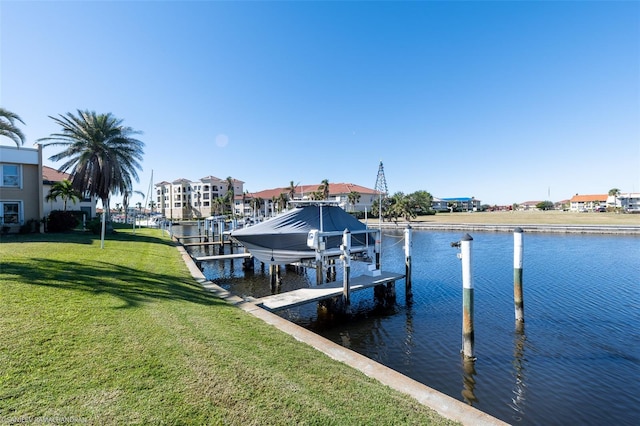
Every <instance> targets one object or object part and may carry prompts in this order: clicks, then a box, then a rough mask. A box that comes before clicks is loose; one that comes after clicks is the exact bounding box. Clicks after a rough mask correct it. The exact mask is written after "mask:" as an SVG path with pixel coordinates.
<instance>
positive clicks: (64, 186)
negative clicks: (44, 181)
mask: <svg viewBox="0 0 640 426" xmlns="http://www.w3.org/2000/svg"><path fill="white" fill-rule="evenodd" d="M58 198H62V202H63V203H64V207H63V210H64V211H65V212H66V211H67V201H72V202H73V204H75V203H76V202H77V201H78V200H79V199H80V194H79V193H78V191H76V190H75V189H73V186H72V185H71V181H70V180H67V179H65V180H61V181H60V182H56V183H54V184H53V185H51V189H50V190H49V193H48V194H47V197H46V200H47V201H56V200H57V199H58Z"/></svg>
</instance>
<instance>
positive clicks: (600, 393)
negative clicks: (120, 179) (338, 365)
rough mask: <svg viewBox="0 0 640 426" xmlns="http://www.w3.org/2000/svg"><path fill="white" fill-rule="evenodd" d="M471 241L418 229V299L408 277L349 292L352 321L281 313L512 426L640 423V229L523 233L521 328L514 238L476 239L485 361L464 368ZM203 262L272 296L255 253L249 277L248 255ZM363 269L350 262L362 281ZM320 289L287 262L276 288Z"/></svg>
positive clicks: (395, 265)
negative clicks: (520, 325) (464, 259)
mask: <svg viewBox="0 0 640 426" xmlns="http://www.w3.org/2000/svg"><path fill="white" fill-rule="evenodd" d="M186 231H187V230H186V229H185V230H184V231H183V232H185V234H187V232H186ZM463 235H464V233H463V232H440V231H437V232H434V231H417V230H416V231H413V257H412V262H413V274H412V278H413V280H412V288H413V297H412V299H411V300H410V301H407V298H406V295H405V282H404V280H401V281H398V282H397V283H396V301H395V304H392V306H390V307H388V306H387V307H385V308H381V307H379V306H377V305H376V304H375V302H374V299H373V290H364V291H361V292H357V293H354V294H353V295H352V299H351V306H352V308H353V309H352V314H351V315H349V316H340V317H337V316H333V317H328V316H327V315H323V314H320V315H318V308H317V304H315V303H312V304H308V305H305V306H302V307H299V308H295V309H290V310H287V311H284V312H281V313H280V315H281V316H283V317H284V318H287V319H288V320H290V321H292V322H295V323H297V324H299V325H301V326H303V327H306V328H308V329H311V330H313V331H314V332H316V333H318V334H320V335H322V336H324V337H326V338H328V339H330V340H332V341H334V342H336V343H339V344H341V345H343V346H345V347H348V348H350V349H352V350H354V351H356V352H359V353H361V354H363V355H365V356H367V357H369V358H371V359H374V360H376V361H378V362H380V363H382V364H384V365H386V366H388V367H390V368H392V369H394V370H397V371H399V372H401V373H402V374H404V375H406V376H409V377H411V378H413V379H415V380H417V381H419V382H421V383H424V384H425V385H427V386H429V387H431V388H434V389H436V390H438V391H440V392H442V393H445V394H447V395H449V396H451V397H453V398H456V399H458V400H461V401H464V402H466V403H468V404H470V405H473V406H474V407H476V408H478V409H479V410H482V411H484V412H486V413H489V414H491V415H493V416H495V417H497V418H500V419H502V420H504V421H506V422H508V423H511V424H520V425H568V424H583V425H587V424H588V425H602V424H612V425H613V424H615V425H632V424H633V425H635V424H637V421H638V419H640V237H638V236H610V235H607V236H604V235H575V234H562V235H558V234H538V233H536V234H527V233H525V234H524V262H523V288H524V315H525V325H524V330H517V329H516V324H515V314H514V304H513V234H511V233H485V232H476V233H473V234H472V235H471V236H472V238H473V243H472V262H473V264H472V266H473V283H474V298H475V306H474V329H475V350H474V354H475V356H476V357H477V359H476V361H475V362H473V363H464V362H463V359H462V357H461V354H460V351H461V348H462V278H461V277H462V275H461V261H460V260H459V259H458V258H457V253H458V252H459V250H458V249H456V248H452V247H451V243H452V242H455V241H459V240H460V239H461V237H462V236H463ZM402 238H403V235H402V231H401V230H400V231H393V230H383V238H382V242H383V244H382V247H383V249H382V253H383V254H382V269H383V270H385V271H391V272H397V273H404V271H405V269H404V268H405V261H404V251H403V239H402ZM191 251H192V252H193V254H195V255H197V256H199V255H205V254H214V253H213V249H212V248H200V249H196V250H191ZM202 266H203V272H204V274H205V276H207V278H208V279H210V280H212V281H214V282H216V283H217V284H218V285H220V286H222V287H223V288H225V289H227V290H229V291H231V292H232V293H235V294H237V295H240V296H251V297H262V296H266V295H269V294H272V289H271V287H270V284H269V276H268V267H267V268H264V269H262V268H261V265H260V263H259V262H257V261H256V262H255V268H254V271H253V272H252V273H251V272H244V271H243V269H242V261H238V260H236V261H234V262H231V261H224V262H219V261H216V262H205V263H204V264H203V265H202ZM359 268H362V269H359ZM340 269H341V268H340V267H338V268H337V270H338V276H337V280H338V281H341V279H342V278H341V275H340ZM361 270H364V266H363V265H361V266H358V264H357V263H352V276H355V275H358V274H359V272H360V271H361ZM314 283H315V271H314V270H307V271H295V270H284V271H283V274H282V283H281V286H280V287H279V288H278V289H275V291H277V292H283V291H289V290H293V289H296V288H301V287H308V286H311V285H314Z"/></svg>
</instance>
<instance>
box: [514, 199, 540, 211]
mask: <svg viewBox="0 0 640 426" xmlns="http://www.w3.org/2000/svg"><path fill="white" fill-rule="evenodd" d="M540 203H542V201H523V202H522V203H520V204H518V210H524V211H529V210H538V207H536V206H537V205H538V204H540Z"/></svg>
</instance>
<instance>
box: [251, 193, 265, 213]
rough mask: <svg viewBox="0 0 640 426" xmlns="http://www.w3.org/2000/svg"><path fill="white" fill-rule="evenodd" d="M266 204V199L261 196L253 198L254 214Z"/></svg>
mask: <svg viewBox="0 0 640 426" xmlns="http://www.w3.org/2000/svg"><path fill="white" fill-rule="evenodd" d="M263 204H264V200H263V199H262V198H260V197H255V198H253V199H252V200H251V206H252V208H253V215H254V216H255V215H256V213H257V212H259V211H260V207H262V205H263Z"/></svg>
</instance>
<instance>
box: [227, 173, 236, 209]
mask: <svg viewBox="0 0 640 426" xmlns="http://www.w3.org/2000/svg"><path fill="white" fill-rule="evenodd" d="M226 180H227V197H228V198H227V199H228V201H229V207H230V208H231V216H234V208H233V202H234V198H235V196H236V193H235V190H234V189H233V178H232V177H231V176H228V177H227V179H226Z"/></svg>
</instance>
